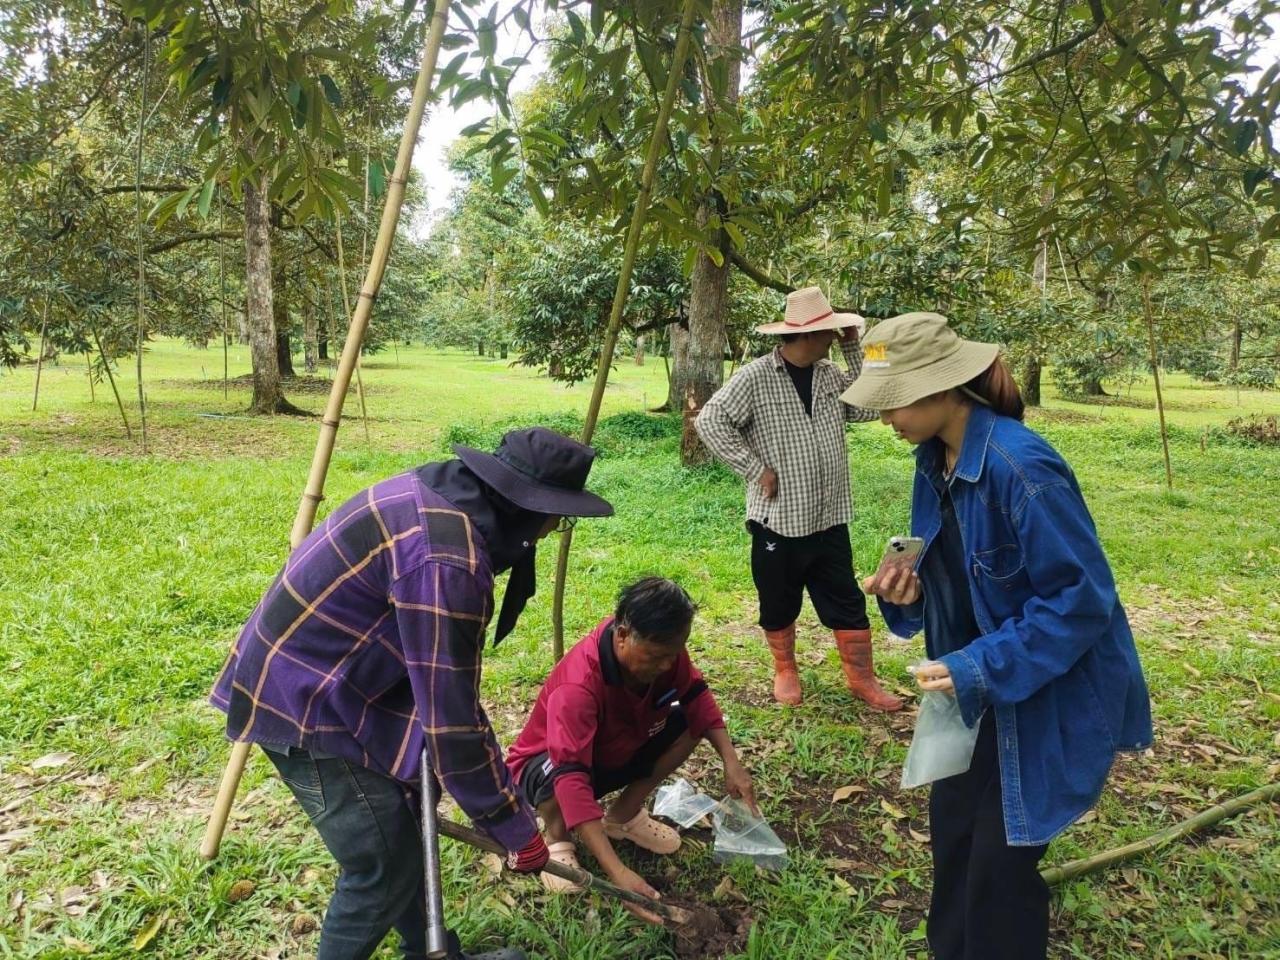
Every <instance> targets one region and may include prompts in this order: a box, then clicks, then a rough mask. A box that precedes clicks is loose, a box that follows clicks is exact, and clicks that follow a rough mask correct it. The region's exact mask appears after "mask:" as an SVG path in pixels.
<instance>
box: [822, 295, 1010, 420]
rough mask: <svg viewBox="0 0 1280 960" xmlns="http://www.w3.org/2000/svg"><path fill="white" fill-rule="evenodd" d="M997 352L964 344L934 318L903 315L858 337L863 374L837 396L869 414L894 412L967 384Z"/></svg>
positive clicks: (990, 346) (990, 345) (943, 322)
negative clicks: (883, 411) (860, 342)
mask: <svg viewBox="0 0 1280 960" xmlns="http://www.w3.org/2000/svg"><path fill="white" fill-rule="evenodd" d="M999 352H1000V347H999V346H998V345H996V344H994V343H979V342H977V341H976V340H964V339H962V338H961V337H960V336H959V335H957V334H956V332H955V331H954V330H952V329H951V328H950V327H949V326H947V318H946V317H944V316H942V315H940V314H937V313H903V314H900V315H898V316H896V317H892V318H890V319H888V320H886V321H884V322H883V323H878V324H876V325H875V326H874V327H872V328H871V329H870V330H868V331H867V333H866V335H865V336H864V337H863V338H862V374H861V375H860V376H859V377H858V379H857V380H855V381H854V382H853V386H851V387H850V388H849V389H848V390H846V391H845V392H844V393H842V394H841V395H840V399H841V400H843V401H844V402H845V403H848V404H852V405H853V406H857V407H864V408H866V409H868V410H896V409H898V408H899V407H907V406H910V405H911V404H913V403H915V402H916V401H917V400H920V399H922V398H923V397H927V396H929V395H931V394H934V393H941V392H942V391H943V390H950V389H951V388H952V387H958V386H960V385H961V384H964V383H968V382H969V381H970V380H972V379H973V378H974V377H976V376H977V375H978V374H980V373H982V372H983V371H984V370H986V369H987V368H988V367H990V366H991V364H992V363H994V362H995V359H996V355H997V354H998V353H999Z"/></svg>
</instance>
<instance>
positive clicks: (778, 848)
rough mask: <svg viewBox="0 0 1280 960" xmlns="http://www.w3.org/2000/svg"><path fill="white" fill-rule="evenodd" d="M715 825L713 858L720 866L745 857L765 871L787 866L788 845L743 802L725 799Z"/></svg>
mask: <svg viewBox="0 0 1280 960" xmlns="http://www.w3.org/2000/svg"><path fill="white" fill-rule="evenodd" d="M712 822H713V823H714V824H715V831H716V838H715V845H714V846H713V847H712V848H711V857H712V859H714V860H716V861H717V862H718V863H727V862H728V861H730V860H737V859H739V858H743V857H745V858H746V859H748V860H750V861H751V862H752V863H754V864H755V865H756V866H757V867H764V868H765V869H766V870H782V869H784V868H785V867H786V865H787V845H786V844H785V843H783V842H782V841H781V840H779V839H778V835H777V834H776V833H774V832H773V828H772V827H770V826H769V824H767V823H765V822H764V820H762V819H760V818H759V817H757V816H755V814H753V813H752V812H751V810H750V808H748V807H747V805H746V804H745V803H743V802H742V801H741V800H735V799H734V798H732V797H726V798H725V799H724V800H723V801H721V803H720V804H719V806H718V807H717V808H716V813H715V816H714V817H712Z"/></svg>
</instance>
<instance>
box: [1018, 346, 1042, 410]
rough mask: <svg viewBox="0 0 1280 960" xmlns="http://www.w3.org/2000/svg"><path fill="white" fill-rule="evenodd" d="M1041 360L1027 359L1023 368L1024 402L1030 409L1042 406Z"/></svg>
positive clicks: (1035, 358)
mask: <svg viewBox="0 0 1280 960" xmlns="http://www.w3.org/2000/svg"><path fill="white" fill-rule="evenodd" d="M1040 373H1041V367H1040V358H1039V357H1037V356H1034V355H1033V356H1029V357H1027V361H1026V363H1025V364H1024V365H1023V367H1022V384H1021V386H1022V402H1023V403H1025V404H1026V405H1027V406H1028V407H1038V406H1040Z"/></svg>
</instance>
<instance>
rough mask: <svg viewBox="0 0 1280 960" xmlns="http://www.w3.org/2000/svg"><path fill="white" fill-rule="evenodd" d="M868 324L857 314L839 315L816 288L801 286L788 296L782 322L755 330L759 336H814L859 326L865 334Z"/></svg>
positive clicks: (765, 325) (859, 331)
mask: <svg viewBox="0 0 1280 960" xmlns="http://www.w3.org/2000/svg"><path fill="white" fill-rule="evenodd" d="M866 325H867V321H866V320H864V319H863V318H862V317H860V316H858V314H856V313H836V311H835V309H834V308H833V307H832V306H831V302H830V301H829V300H827V298H826V297H824V296H823V295H822V291H821V290H820V289H818V288H817V287H801V288H800V289H799V290H793V291H792V292H791V293H788V294H787V312H786V313H785V314H784V316H783V319H782V321H781V322H780V323H766V324H764V325H763V326H760V327H756V333H815V332H816V331H818V330H843V329H845V328H846V327H857V328H858V335H859V336H861V335H862V330H863V328H864V327H865V326H866Z"/></svg>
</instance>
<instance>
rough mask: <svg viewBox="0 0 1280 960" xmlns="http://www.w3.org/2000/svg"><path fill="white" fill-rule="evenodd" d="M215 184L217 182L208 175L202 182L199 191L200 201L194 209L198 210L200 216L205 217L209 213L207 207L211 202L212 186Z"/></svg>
mask: <svg viewBox="0 0 1280 960" xmlns="http://www.w3.org/2000/svg"><path fill="white" fill-rule="evenodd" d="M215 186H217V182H216V181H215V180H214V179H213V178H212V177H210V178H209V179H208V180H206V181H205V182H204V189H203V190H201V191H200V201H199V203H197V204H196V209H197V210H199V211H200V216H202V217H207V216H208V215H209V207H210V206H211V205H212V204H213V188H214V187H215Z"/></svg>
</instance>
